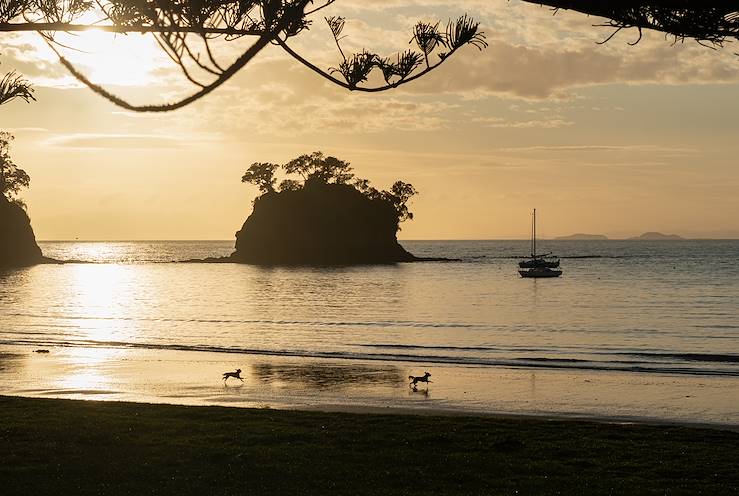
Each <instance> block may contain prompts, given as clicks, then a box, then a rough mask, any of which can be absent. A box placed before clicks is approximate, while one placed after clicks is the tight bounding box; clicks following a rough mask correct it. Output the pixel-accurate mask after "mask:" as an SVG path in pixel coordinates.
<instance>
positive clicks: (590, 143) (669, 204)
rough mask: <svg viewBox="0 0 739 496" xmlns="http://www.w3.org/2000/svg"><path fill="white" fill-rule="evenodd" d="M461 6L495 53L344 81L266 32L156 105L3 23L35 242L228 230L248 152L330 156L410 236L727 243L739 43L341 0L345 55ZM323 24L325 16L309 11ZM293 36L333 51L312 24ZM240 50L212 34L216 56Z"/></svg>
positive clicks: (501, 10)
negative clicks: (407, 201) (103, 88)
mask: <svg viewBox="0 0 739 496" xmlns="http://www.w3.org/2000/svg"><path fill="white" fill-rule="evenodd" d="M465 12H468V13H470V14H471V15H472V16H474V17H475V18H477V19H478V20H480V21H481V22H482V25H483V29H484V31H485V32H486V34H487V35H488V41H489V42H490V47H489V48H488V49H487V50H486V51H484V52H482V53H480V52H478V51H477V50H476V49H474V48H472V47H467V48H466V49H464V50H462V51H461V52H460V53H458V54H456V55H455V58H453V59H452V60H450V61H449V62H448V63H447V64H445V65H444V66H442V67H441V68H440V69H439V70H437V71H436V72H434V73H432V74H431V75H430V76H428V77H426V78H424V79H422V80H420V81H418V82H417V83H414V84H411V85H406V86H405V87H403V88H401V89H398V90H394V91H391V92H385V93H379V94H354V93H349V92H347V91H346V90H343V89H341V88H339V87H335V86H332V85H330V84H329V83H327V82H324V81H323V80H321V79H319V78H318V76H316V75H314V74H313V73H311V72H310V71H308V70H307V69H305V68H303V67H302V66H301V65H299V64H298V63H297V62H295V61H294V60H292V59H291V58H289V57H287V56H286V55H285V54H284V53H283V52H281V50H280V49H279V48H276V47H270V48H268V49H266V50H265V51H263V52H262V53H261V54H260V56H259V57H258V59H257V60H255V61H254V62H253V63H252V64H250V65H248V66H247V67H246V68H245V69H243V70H242V71H241V72H240V73H239V74H238V75H237V76H236V77H235V78H234V79H232V80H231V81H230V82H228V83H227V84H226V85H224V86H222V87H221V88H219V89H218V90H216V91H215V92H214V93H212V94H211V95H209V96H207V97H206V98H205V99H203V100H201V101H200V102H198V103H197V104H195V105H192V106H190V107H187V108H185V109H183V110H180V111H176V112H173V113H168V114H160V115H151V114H134V113H130V112H126V111H123V110H121V109H119V108H117V107H115V106H114V105H112V104H110V103H108V102H106V101H105V100H103V99H101V98H100V97H98V96H96V95H94V94H93V93H92V92H90V91H89V90H87V89H86V88H82V87H80V86H79V85H78V84H76V83H75V81H74V80H73V79H72V78H71V77H70V76H69V75H68V74H67V73H66V72H65V70H64V68H63V67H61V66H60V64H59V63H58V62H57V61H56V60H55V58H54V56H53V54H52V53H51V52H50V50H49V49H48V48H46V47H45V46H44V45H43V43H41V42H40V41H39V39H38V37H37V36H35V35H31V34H22V35H21V34H8V33H0V62H2V64H3V65H2V66H1V67H0V70H5V71H7V70H10V69H17V70H18V71H20V72H22V73H23V74H25V75H26V76H27V77H28V78H29V79H31V80H32V81H34V82H35V84H36V90H37V92H36V96H37V97H38V102H36V103H33V104H30V105H28V104H25V103H23V102H13V103H10V104H8V105H4V106H3V107H1V108H0V129H2V130H8V131H11V132H12V133H13V134H15V136H16V140H15V143H14V147H13V157H14V159H15V161H16V163H18V164H19V165H20V166H22V167H23V168H24V169H26V171H28V173H29V174H30V175H31V178H32V183H31V189H30V190H29V191H27V192H25V194H24V195H23V196H24V198H25V200H26V201H27V203H28V210H29V214H30V215H31V217H32V220H33V225H34V229H35V231H36V235H37V237H38V238H39V239H46V240H51V239H75V238H80V239H101V240H104V239H232V238H233V235H234V232H235V231H236V230H238V229H239V228H240V227H241V224H242V222H243V221H244V219H245V218H246V216H247V215H248V214H249V212H250V209H251V201H252V200H253V199H254V197H255V196H256V195H257V191H256V188H254V187H252V186H247V185H243V184H241V182H240V178H241V175H242V174H243V171H244V170H245V169H246V168H247V167H248V166H249V164H251V163H252V162H255V161H270V162H283V161H286V160H288V159H290V158H293V157H294V156H296V155H299V154H302V153H307V152H311V151H315V150H322V151H324V152H326V153H328V154H333V155H336V156H338V157H339V158H342V159H344V160H348V161H350V162H351V163H352V165H353V166H354V168H355V171H356V173H357V174H358V175H360V176H363V177H367V178H369V179H371V180H372V181H373V182H374V183H376V185H377V186H379V187H389V186H390V184H391V183H392V182H393V181H395V180H396V179H402V180H404V181H407V182H411V183H413V184H414V185H415V186H416V187H417V189H418V190H420V192H421V194H420V196H419V197H417V198H416V199H415V200H414V201H413V203H412V210H413V211H414V212H415V215H416V217H415V219H414V220H413V221H411V222H407V223H405V224H403V226H402V228H403V230H402V232H401V233H400V237H401V238H405V239H510V238H526V237H527V236H528V232H529V219H530V217H529V213H530V211H531V209H532V208H534V207H536V208H537V209H538V210H537V211H538V213H539V221H540V222H539V231H540V233H541V235H542V236H543V237H551V236H559V235H566V234H571V233H575V232H584V233H594V234H606V235H609V236H611V237H625V236H631V235H635V234H639V233H641V232H644V231H653V230H656V231H662V232H666V233H677V234H681V235H683V236H689V237H731V238H738V237H739V195H737V191H739V167H737V159H736V157H737V156H739V153H737V152H738V151H739V150H738V148H739V139H737V137H739V122H737V121H736V119H735V118H734V116H735V115H737V114H739V56H737V55H735V54H734V53H733V52H734V51H736V50H732V48H731V47H728V48H727V49H724V50H719V51H713V50H710V49H707V48H704V47H701V46H699V45H697V44H696V43H693V42H686V43H684V44H676V45H674V46H673V45H671V42H670V41H669V40H665V39H664V36H663V35H660V34H657V33H649V34H648V35H647V36H645V37H644V39H643V40H642V41H641V43H639V44H638V45H637V46H633V47H632V46H629V45H628V44H627V42H630V41H633V40H635V39H636V37H637V34H636V33H633V32H626V31H624V32H622V33H620V34H619V35H618V36H616V37H615V38H614V39H613V40H611V41H610V42H609V43H607V44H605V45H597V44H596V42H597V41H600V40H602V39H604V38H606V37H607V36H608V35H609V34H610V31H608V30H607V29H605V28H598V27H593V26H592V25H593V24H597V22H598V19H595V18H588V17H585V16H582V15H580V14H574V13H568V12H560V13H559V14H557V15H556V16H552V14H551V12H550V11H548V10H547V9H544V8H540V7H537V6H534V5H531V4H522V3H520V2H518V1H510V2H509V1H506V0H457V1H456V2H449V1H443V0H413V1H409V0H405V1H400V0H398V1H392V0H390V1H388V0H383V1H380V0H374V1H367V0H339V1H337V2H336V4H335V5H334V6H333V7H331V12H325V14H327V15H329V14H338V15H344V16H346V17H347V27H346V28H345V34H348V35H349V37H348V38H347V39H346V43H347V46H348V47H349V48H351V49H355V50H356V49H360V48H362V47H368V48H370V49H372V50H374V51H377V52H379V53H386V54H388V55H390V54H393V53H395V52H396V51H398V50H402V49H406V48H407V47H408V40H409V39H410V34H409V33H410V29H411V27H412V25H413V24H414V23H415V21H416V20H418V19H425V20H432V19H435V20H438V19H443V20H446V19H448V18H450V17H455V16H457V15H461V14H463V13H465ZM317 21H318V20H317ZM301 40H302V41H301V42H300V43H297V44H296V46H297V47H298V48H300V49H301V50H302V52H303V53H304V54H305V55H308V56H309V58H311V59H312V60H314V61H316V62H317V63H318V65H320V66H322V67H325V68H328V67H330V66H335V65H336V64H337V63H338V54H337V53H336V50H335V48H334V47H333V46H332V43H333V40H332V38H331V36H330V33H329V31H328V28H327V27H326V26H325V25H324V24H322V22H316V23H315V25H314V27H313V29H312V30H311V32H310V33H308V34H307V36H304V37H302V38H301ZM68 43H69V44H70V45H73V46H75V47H76V48H80V49H82V50H83V51H84V52H86V53H75V52H67V53H68V55H69V57H70V58H72V59H74V60H76V61H77V62H78V63H79V64H80V65H81V66H82V67H84V68H85V70H86V72H87V73H88V74H90V75H91V78H92V79H93V80H95V81H98V82H103V83H106V84H108V85H114V86H112V87H113V88H114V90H115V91H116V92H119V93H122V94H125V95H127V96H129V97H130V98H131V99H133V100H135V101H137V102H140V103H153V102H160V101H163V100H170V99H172V98H173V97H174V96H175V95H178V94H179V95H181V94H187V93H189V92H191V91H192V89H191V88H190V87H187V86H186V85H185V84H183V82H182V78H181V77H179V72H178V70H176V69H175V68H173V67H172V65H171V63H170V62H169V61H168V60H167V59H166V58H165V57H164V56H163V55H162V54H161V53H160V52H159V50H158V49H157V48H156V47H155V44H154V42H153V40H151V39H150V38H147V37H142V36H138V35H129V36H120V35H119V36H117V37H114V36H113V35H107V34H102V33H86V34H83V35H79V36H75V37H70V38H68ZM236 52H237V48H236V47H234V46H233V45H231V46H221V47H219V53H220V54H222V56H223V58H224V59H228V58H229V57H233V55H234V54H235V53H236Z"/></svg>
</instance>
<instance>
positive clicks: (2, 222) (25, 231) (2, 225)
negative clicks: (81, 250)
mask: <svg viewBox="0 0 739 496" xmlns="http://www.w3.org/2000/svg"><path fill="white" fill-rule="evenodd" d="M12 139H13V136H11V135H10V134H9V133H0V269H3V268H9V267H26V266H29V265H34V264H37V263H42V262H45V261H47V259H45V258H44V257H43V255H41V249H40V248H39V246H38V244H36V237H35V236H34V234H33V229H32V228H31V220H30V219H29V218H28V214H26V210H25V208H24V204H23V202H22V201H21V200H20V199H19V198H18V196H17V195H18V192H19V191H20V190H21V189H22V188H27V187H28V185H29V183H30V178H29V176H28V174H26V172H25V171H24V170H23V169H21V168H19V167H18V166H17V165H16V164H14V163H13V161H12V160H11V158H10V142H11V141H12Z"/></svg>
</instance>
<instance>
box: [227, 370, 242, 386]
mask: <svg viewBox="0 0 739 496" xmlns="http://www.w3.org/2000/svg"><path fill="white" fill-rule="evenodd" d="M229 377H233V378H234V379H238V380H240V381H241V382H244V379H242V378H241V369H236V372H225V373H224V374H223V383H224V384H226V381H227V380H228V378H229Z"/></svg>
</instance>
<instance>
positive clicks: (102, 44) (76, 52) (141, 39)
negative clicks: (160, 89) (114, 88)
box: [56, 29, 172, 86]
mask: <svg viewBox="0 0 739 496" xmlns="http://www.w3.org/2000/svg"><path fill="white" fill-rule="evenodd" d="M56 41H57V42H58V43H59V44H61V45H63V46H66V47H70V48H71V49H62V50H63V55H64V56H65V57H66V58H68V59H69V60H70V61H71V62H72V63H73V64H76V65H79V66H80V68H81V69H82V70H83V72H84V73H85V74H86V75H87V76H88V77H89V79H90V80H91V81H93V82H94V83H98V84H107V85H119V86H145V85H149V84H153V83H156V82H157V81H160V80H161V79H162V77H163V76H165V75H166V72H165V71H162V69H163V68H164V67H172V64H171V62H169V59H167V58H166V56H165V55H164V54H163V52H162V50H161V49H160V48H159V46H158V45H157V43H156V41H155V40H154V38H153V37H152V36H151V35H141V34H126V35H121V34H114V33H107V32H104V31H101V30H98V29H91V30H89V31H85V32H83V33H75V34H60V35H58V36H57V37H56Z"/></svg>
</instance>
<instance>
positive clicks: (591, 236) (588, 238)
mask: <svg viewBox="0 0 739 496" xmlns="http://www.w3.org/2000/svg"><path fill="white" fill-rule="evenodd" d="M554 239H556V240H563V241H566V240H577V241H596V240H603V239H608V236H604V235H603V234H583V233H576V234H570V235H569V236H558V237H556V238H554Z"/></svg>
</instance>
